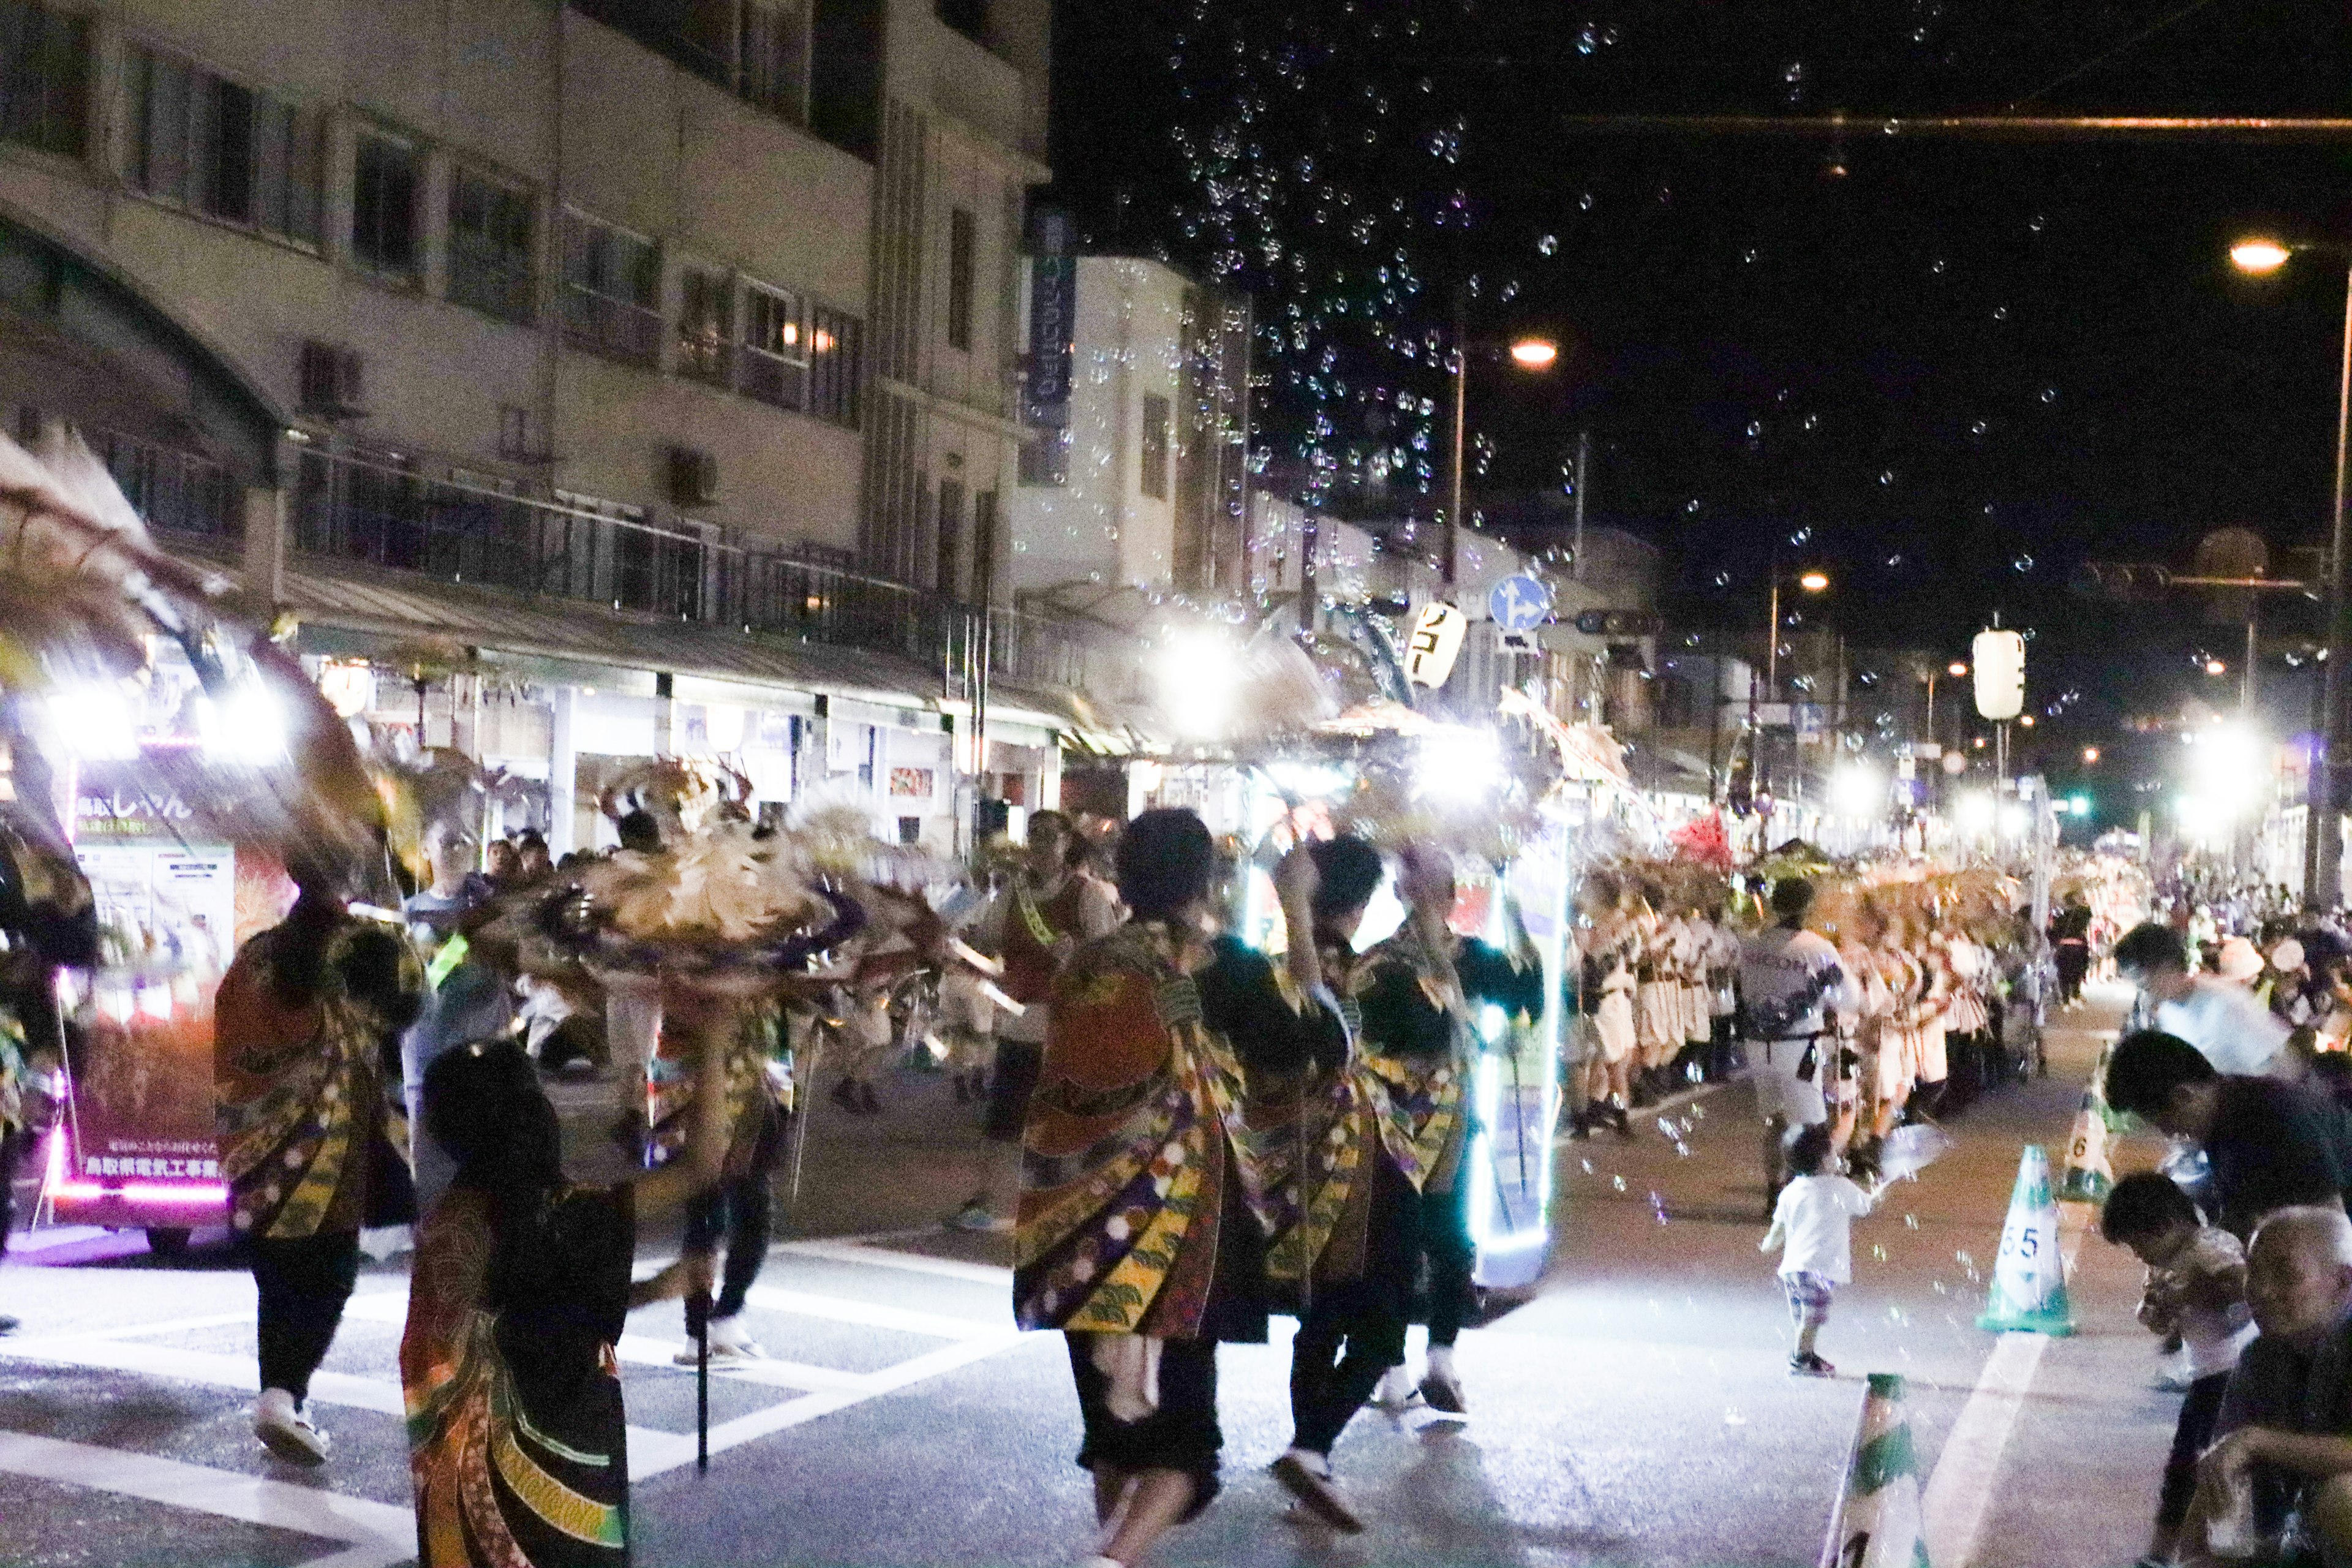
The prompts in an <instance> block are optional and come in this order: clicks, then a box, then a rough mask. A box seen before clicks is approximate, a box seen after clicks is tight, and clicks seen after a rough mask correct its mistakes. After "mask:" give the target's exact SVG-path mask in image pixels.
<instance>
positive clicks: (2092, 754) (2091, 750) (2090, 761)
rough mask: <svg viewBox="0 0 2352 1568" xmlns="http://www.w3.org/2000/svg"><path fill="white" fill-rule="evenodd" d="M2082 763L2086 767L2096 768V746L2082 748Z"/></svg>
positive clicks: (2097, 749)
mask: <svg viewBox="0 0 2352 1568" xmlns="http://www.w3.org/2000/svg"><path fill="white" fill-rule="evenodd" d="M2083 761H2084V763H2085V764H2086V765H2089V766H2092V767H2095V766H2097V765H2098V761H2099V748H2098V747H2096V746H2085V747H2084V748H2083Z"/></svg>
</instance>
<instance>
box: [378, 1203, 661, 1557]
mask: <svg viewBox="0 0 2352 1568" xmlns="http://www.w3.org/2000/svg"><path fill="white" fill-rule="evenodd" d="M599 1199H600V1194H589V1195H588V1197H587V1201H589V1202H592V1203H593V1202H597V1201H599ZM492 1245H493V1244H492V1233H491V1229H490V1224H489V1216H488V1205H487V1204H486V1203H485V1201H484V1199H483V1198H482V1196H481V1194H478V1193H477V1192H475V1191H473V1190H472V1189H470V1188H467V1187H464V1186H458V1187H453V1188H451V1189H450V1191H449V1193H448V1195H447V1196H446V1198H444V1200H443V1201H442V1203H441V1204H440V1205H438V1206H437V1207H436V1208H435V1210H434V1211H433V1214H432V1215H430V1216H429V1217H428V1219H427V1220H426V1222H425V1227H424V1230H423V1233H422V1234H421V1235H420V1236H419V1237H418V1238H417V1246H416V1264H415V1275H414V1278H413V1279H412V1281H411V1284H410V1288H409V1306H408V1323H407V1327H406V1330H405V1331H404V1332H403V1334H402V1336H401V1342H400V1373H401V1388H402V1397H403V1401H404V1407H405V1411H406V1414H407V1418H408V1445H409V1461H408V1462H409V1477H410V1481H411V1488H412V1490H413V1492H414V1495H415V1503H416V1534H417V1563H418V1568H591V1565H598V1568H625V1564H626V1563H627V1562H628V1560H629V1542H628V1467H627V1462H626V1460H627V1455H626V1428H625V1425H624V1423H623V1420H622V1405H621V1396H620V1387H619V1379H618V1377H617V1375H615V1369H614V1363H613V1361H612V1359H611V1355H610V1352H609V1347H606V1353H605V1354H604V1357H603V1364H602V1365H601V1366H600V1367H599V1368H598V1370H597V1371H596V1372H595V1373H594V1374H593V1375H592V1376H591V1377H590V1378H589V1379H587V1380H586V1382H585V1384H584V1385H582V1387H583V1390H584V1392H582V1393H575V1394H574V1395H573V1397H572V1401H571V1405H570V1407H569V1408H568V1409H565V1410H562V1411H561V1412H559V1413H558V1414H559V1415H560V1417H561V1418H560V1419H559V1420H557V1421H554V1422H550V1421H548V1420H536V1421H535V1420H534V1419H533V1417H532V1414H531V1410H530V1400H529V1398H527V1396H526V1390H525V1389H524V1387H523V1386H522V1384H520V1381H519V1378H518V1373H517V1369H516V1368H515V1367H514V1366H513V1365H511V1364H509V1362H508V1360H507V1358H506V1356H505V1355H504V1354H503V1352H501V1350H500V1348H499V1333H498V1330H499V1314H498V1312H497V1311H495V1310H492V1309H491V1308H490V1307H489V1306H488V1303H487V1290H486V1287H487V1284H488V1277H489V1271H490V1257H491V1250H492Z"/></svg>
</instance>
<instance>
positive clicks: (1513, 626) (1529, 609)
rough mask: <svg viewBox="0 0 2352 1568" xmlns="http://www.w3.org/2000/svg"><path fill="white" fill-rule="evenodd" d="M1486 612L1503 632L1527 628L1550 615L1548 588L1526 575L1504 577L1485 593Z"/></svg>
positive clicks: (1537, 624) (1526, 629) (1532, 626)
mask: <svg viewBox="0 0 2352 1568" xmlns="http://www.w3.org/2000/svg"><path fill="white" fill-rule="evenodd" d="M1486 610H1487V613H1488V614H1489V615H1491V616H1494V617H1495V624H1496V626H1500V627H1502V628H1503V629H1504V630H1505V631H1507V632H1531V631H1533V630H1535V629H1536V627H1538V626H1541V625H1543V624H1544V622H1545V621H1546V620H1548V619H1549V618H1550V616H1551V590H1550V589H1549V588H1547V587H1545V586H1544V585H1543V584H1541V583H1538V582H1537V581H1536V580H1535V579H1534V578H1532V577H1528V576H1512V577H1506V578H1504V579H1503V580H1502V581H1501V582H1499V583H1497V584H1495V591H1494V592H1493V593H1491V594H1489V595H1486Z"/></svg>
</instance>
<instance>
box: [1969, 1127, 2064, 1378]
mask: <svg viewBox="0 0 2352 1568" xmlns="http://www.w3.org/2000/svg"><path fill="white" fill-rule="evenodd" d="M1977 1327H1978V1328H1980V1329H1990V1330H1991V1331H1993V1332H1994V1333H1997V1334H2010V1333H2029V1334H2071V1333H2073V1332H2074V1308H2073V1307H2072V1306H2071V1305H2070V1304H2069V1303H2068V1301H2067V1299H2066V1260H2065V1258H2063V1257H2062V1256H2061V1255H2060V1254H2059V1251H2058V1205H2057V1203H2056V1201H2055V1200H2054V1199H2053V1198H2052V1197H2051V1195H2050V1157H2049V1156H2048V1155H2046V1154H2044V1153H2043V1152H2042V1145H2041V1144H2039V1143H2028V1144H2027V1145H2026V1146H2025V1152H2024V1154H2023V1155H2022V1156H2021V1157H2020V1159H2019V1160H2018V1163H2017V1185H2016V1187H2015V1188H2013V1189H2012V1190H2011V1193H2010V1196H2009V1219H2008V1222H2007V1223H2006V1224H2004V1225H2003V1226H2001V1227H2000V1257H1999V1258H1995V1259H1994V1260H1993V1266H1992V1293H1991V1295H1990V1298H1989V1299H1988V1300H1986V1302H1985V1310H1983V1311H1982V1312H1980V1313H1979V1314H1978V1315H1977Z"/></svg>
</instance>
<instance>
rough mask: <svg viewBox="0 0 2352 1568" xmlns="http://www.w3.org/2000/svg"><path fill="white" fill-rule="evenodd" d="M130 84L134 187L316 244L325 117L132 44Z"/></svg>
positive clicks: (129, 174)
mask: <svg viewBox="0 0 2352 1568" xmlns="http://www.w3.org/2000/svg"><path fill="white" fill-rule="evenodd" d="M123 85H124V91H125V92H126V94H127V95H128V98H129V104H130V114H129V120H128V125H127V133H128V139H129V146H128V149H127V163H128V167H127V168H126V169H125V170H124V176H125V178H127V179H128V180H129V181H130V183H131V186H132V188H134V189H136V190H137V191H139V192H140V193H141V194H142V195H148V196H152V197H154V198H155V199H156V200H158V201H163V202H170V203H172V204H173V205H177V206H182V207H185V208H186V209H188V210H189V211H190V212H195V213H202V214H203V215H204V216H206V217H209V218H217V219H219V220H220V221H221V222H223V223H233V224H238V225H242V226H247V227H250V228H255V229H258V230H260V231H261V232H262V233H264V234H267V235H270V236H272V237H276V238H278V239H284V240H290V241H292V242H293V243H295V244H297V245H300V246H304V247H310V248H316V247H317V246H318V243H319V207H320V201H319V197H320V190H319V186H320V167H321V153H320V121H319V116H318V115H317V114H315V113H313V112H312V111H310V110H305V109H301V108H298V107H297V106H295V105H294V104H291V103H286V102H282V101H280V100H277V99H274V98H271V97H269V96H268V95H267V94H264V93H257V92H255V91H253V90H251V89H248V88H244V87H240V86H238V85H237V84H236V82H233V81H228V80H226V79H223V78H220V77H216V76H214V75H212V74H211V73H210V72H208V71H205V70H203V69H201V68H198V67H195V66H191V65H188V64H186V63H185V62H184V61H181V60H176V59H173V58H171V57H170V56H168V55H160V54H156V53H154V52H152V50H148V49H143V48H137V47H134V48H132V49H131V50H130V51H129V54H128V58H126V60H125V62H124V67H123Z"/></svg>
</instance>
